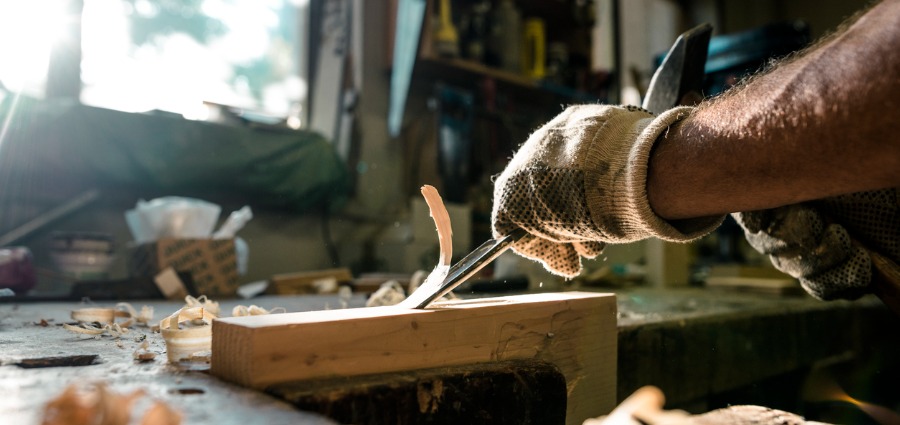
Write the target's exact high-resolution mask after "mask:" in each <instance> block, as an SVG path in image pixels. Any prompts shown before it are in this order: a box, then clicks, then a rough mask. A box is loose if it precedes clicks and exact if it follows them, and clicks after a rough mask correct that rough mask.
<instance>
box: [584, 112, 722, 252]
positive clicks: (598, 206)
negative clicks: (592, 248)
mask: <svg viewBox="0 0 900 425" xmlns="http://www.w3.org/2000/svg"><path fill="white" fill-rule="evenodd" d="M692 111H693V108H691V107H677V108H673V109H670V110H668V111H665V112H663V113H662V114H660V115H659V116H656V117H649V118H648V117H645V116H644V117H642V116H641V114H618V115H615V116H613V117H612V118H610V119H609V121H608V122H607V123H606V126H608V127H609V128H607V129H604V130H603V131H599V132H598V133H597V137H595V139H594V140H593V141H592V144H593V145H594V146H592V148H591V149H588V150H587V154H588V158H587V163H588V164H591V165H593V167H590V168H588V169H587V170H586V176H585V180H586V182H587V186H588V187H592V188H615V189H617V190H615V191H613V192H612V193H606V192H604V191H602V190H591V189H588V190H586V193H585V197H586V199H587V204H588V206H589V207H590V210H591V215H592V219H593V220H594V222H595V223H598V224H599V225H600V226H601V227H603V228H605V229H607V230H608V231H607V238H608V241H609V242H618V243H627V242H634V241H638V240H642V239H646V238H649V237H657V238H660V239H662V240H666V241H672V242H688V241H691V240H694V239H697V238H699V237H702V236H704V235H706V234H708V233H709V232H712V231H713V230H714V229H715V228H716V227H718V226H719V225H721V224H722V221H723V220H724V219H725V216H724V215H722V216H716V217H702V218H696V219H689V220H679V221H678V222H677V225H676V224H674V223H672V222H669V221H666V220H665V219H663V218H662V217H660V216H658V215H656V213H655V212H653V209H652V208H651V207H650V202H649V200H648V199H647V169H648V167H649V162H650V152H651V150H652V149H653V145H654V143H655V142H656V140H657V139H658V138H659V136H660V135H662V134H663V133H664V132H665V131H667V130H668V129H669V127H670V126H672V125H673V124H675V123H677V122H678V121H680V120H682V119H684V118H686V117H687V116H689V115H690V113H691V112H692ZM609 134H621V135H623V136H624V137H622V138H620V139H619V140H620V141H622V142H623V143H622V144H619V145H618V146H610V145H609V140H608V138H607V137H602V136H606V135H609ZM601 135H602V136H601ZM617 148H618V149H621V150H623V151H622V152H620V154H618V155H616V154H611V153H610V150H612V149H617ZM610 158H612V160H613V161H624V162H625V163H624V164H622V163H618V164H608V163H606V162H605V161H610ZM611 171H612V172H611ZM619 173H621V175H620V174H619Z"/></svg>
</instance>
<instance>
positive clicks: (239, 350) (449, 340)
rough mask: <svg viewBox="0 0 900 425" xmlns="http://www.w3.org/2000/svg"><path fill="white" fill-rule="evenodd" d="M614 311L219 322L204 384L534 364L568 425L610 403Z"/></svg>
mask: <svg viewBox="0 0 900 425" xmlns="http://www.w3.org/2000/svg"><path fill="white" fill-rule="evenodd" d="M616 342H617V328H616V301H615V295H613V294H597V293H584V292H564V293H544V294H529V295H518V296H510V297H501V298H491V299H484V300H468V301H451V302H445V303H436V304H435V305H434V307H433V308H431V309H428V310H412V309H402V308H397V307H373V308H362V309H346V310H327V311H317V312H304V313H289V314H279V315H268V316H252V317H239V318H227V319H218V320H215V321H214V322H213V344H212V368H211V372H212V374H214V375H216V376H219V377H221V378H223V379H226V380H228V381H232V382H235V383H238V384H241V385H245V386H248V387H253V388H259V389H263V388H266V387H269V386H272V385H275V384H282V383H288V382H299V381H307V380H316V379H325V378H334V377H352V376H363V375H370V374H378V373H389V372H401V371H411V370H418V369H427V368H434V367H442V366H463V365H471V364H479V363H486V362H497V361H507V360H519V359H535V360H541V361H544V362H548V363H552V364H554V365H556V366H557V367H558V368H559V369H560V371H561V372H562V374H563V375H564V376H565V378H566V386H567V390H568V400H567V416H566V420H567V423H570V424H580V423H581V422H582V421H584V420H585V419H587V418H590V417H595V416H599V415H602V414H606V413H608V412H609V411H610V410H612V408H613V407H615V395H616V361H617V359H616Z"/></svg>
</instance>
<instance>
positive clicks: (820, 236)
mask: <svg viewBox="0 0 900 425" xmlns="http://www.w3.org/2000/svg"><path fill="white" fill-rule="evenodd" d="M898 199H900V198H898V193H897V190H896V189H886V190H878V191H871V192H859V193H852V194H849V195H842V196H836V197H832V198H827V199H822V200H818V201H813V202H808V203H803V204H795V205H788V206H784V207H779V208H774V209H770V210H762V211H752V212H742V213H735V214H732V216H733V217H734V218H735V220H737V222H738V223H739V224H740V225H741V227H743V228H744V234H745V236H746V237H747V241H748V242H749V243H750V245H751V246H753V248H754V249H756V250H757V251H759V252H760V253H763V254H767V255H768V256H769V258H770V259H771V260H772V264H773V265H774V266H775V268H777V269H778V270H781V271H782V272H784V273H787V274H789V275H791V276H793V277H795V278H798V279H799V280H800V284H801V286H803V288H804V289H805V290H806V291H807V292H809V293H810V294H811V295H812V296H814V297H816V298H818V299H820V300H834V299H838V298H845V299H856V298H859V297H860V296H862V295H863V294H866V293H868V292H871V287H870V285H871V282H872V261H871V258H870V256H869V253H868V250H869V249H874V250H877V251H878V252H879V253H881V254H882V255H884V256H887V257H888V258H890V259H892V260H893V261H895V262H896V261H898V258H900V202H898Z"/></svg>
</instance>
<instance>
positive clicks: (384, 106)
mask: <svg viewBox="0 0 900 425" xmlns="http://www.w3.org/2000/svg"><path fill="white" fill-rule="evenodd" d="M269 3H271V4H269ZM269 3H266V4H264V5H257V4H255V3H247V4H244V3H241V2H227V1H221V2H215V1H199V0H198V1H192V2H186V3H183V4H182V3H178V4H175V3H171V4H170V3H167V2H159V3H156V2H152V1H121V2H93V1H90V0H88V1H85V2H83V6H82V2H80V1H71V2H65V1H61V2H54V3H53V4H54V7H52V8H48V7H43V6H38V5H30V6H29V5H21V6H20V5H7V6H3V7H4V8H7V9H9V10H4V13H3V14H2V15H3V19H4V21H5V22H6V23H7V24H5V25H3V27H4V32H6V33H7V35H6V36H5V37H3V39H2V40H0V43H2V45H3V51H4V57H5V58H6V59H5V60H4V61H3V66H2V72H3V74H2V75H0V78H2V80H0V81H2V82H3V84H4V87H5V90H6V92H5V93H6V95H5V96H4V110H5V111H6V113H5V114H4V116H5V118H6V121H5V122H8V123H9V124H8V125H7V126H6V127H5V131H4V139H5V140H4V143H3V145H2V147H3V150H4V153H5V154H4V155H3V158H2V161H3V168H4V170H5V171H4V172H3V174H2V178H3V187H4V190H3V191H2V194H0V206H2V210H0V211H2V214H0V234H8V233H11V232H15V231H16V230H17V228H19V227H21V226H23V225H24V224H27V223H28V222H29V221H30V220H33V219H34V218H35V217H40V216H41V215H42V214H45V213H47V212H52V211H53V210H54V208H58V207H61V206H65V205H66V203H67V202H71V201H73V200H77V198H78V197H79V196H80V195H85V194H89V193H93V192H91V191H93V190H96V191H97V196H96V197H90V196H89V197H88V198H89V199H91V200H90V201H89V202H82V203H78V202H76V206H77V207H76V208H72V209H71V210H64V211H63V214H59V216H58V217H57V216H53V217H50V218H55V219H54V220H52V222H50V221H48V222H47V223H46V224H45V225H42V226H37V227H35V228H34V229H33V230H31V231H30V232H22V233H14V234H13V236H19V237H18V238H17V239H16V240H10V239H9V238H7V239H5V240H4V242H7V243H5V245H13V244H14V245H23V246H27V247H29V248H30V249H31V251H32V252H33V254H34V261H35V264H36V265H37V267H38V268H39V269H41V270H57V271H58V269H57V267H56V265H55V263H54V262H53V261H52V257H51V255H50V253H51V250H52V245H53V244H52V241H53V237H52V235H54V234H55V233H56V232H97V233H102V234H105V235H108V236H109V239H110V240H111V242H112V244H114V246H115V248H114V251H115V258H114V259H113V260H112V264H111V265H110V267H109V269H108V274H109V276H110V277H124V276H125V275H126V267H127V265H126V263H127V261H126V255H125V248H126V247H127V246H128V244H129V242H131V241H133V236H132V235H131V233H130V232H129V229H128V227H127V224H126V222H125V218H124V213H125V211H126V210H128V209H132V208H134V207H135V204H136V203H137V201H138V200H140V199H144V200H148V201H149V200H151V199H154V198H157V197H161V196H190V197H195V198H199V199H202V200H206V201H209V202H213V203H216V204H219V205H221V207H222V214H221V219H222V220H224V218H225V217H227V214H228V213H230V212H231V211H233V210H236V209H238V208H240V207H242V206H243V205H249V206H250V207H251V208H252V209H253V216H254V217H253V219H252V220H250V221H249V222H248V223H247V224H246V226H245V227H244V228H243V229H242V230H241V231H240V233H239V234H240V236H241V237H242V238H243V239H244V240H246V241H247V245H248V247H249V252H250V258H251V260H250V261H249V263H248V269H247V274H246V275H244V276H242V277H241V281H242V282H251V281H257V280H264V279H268V278H269V277H271V276H272V275H274V274H279V273H288V272H295V271H302V270H319V269H328V268H334V267H348V268H350V269H351V270H353V272H354V273H355V274H359V273H364V272H403V273H406V272H411V271H414V270H416V269H419V268H425V269H429V268H430V262H431V261H432V260H433V258H434V255H432V253H430V252H425V251H427V250H425V249H423V248H424V247H428V246H431V245H433V244H435V243H436V235H435V234H434V232H432V231H431V230H430V229H427V226H428V225H430V224H429V220H430V219H429V218H428V217H427V216H425V217H422V216H418V217H413V216H412V215H411V211H412V209H411V203H412V202H413V200H414V199H418V197H419V195H418V187H420V186H421V185H422V184H432V185H435V186H436V187H437V188H438V189H439V190H440V192H441V193H442V194H443V196H444V198H445V201H447V202H450V203H454V204H459V206H460V208H462V211H460V213H459V214H458V215H461V216H463V217H462V218H461V219H459V220H458V221H457V220H454V224H455V225H456V226H457V227H456V229H457V230H456V231H455V232H454V237H455V238H456V239H459V241H457V243H456V244H455V246H454V247H455V248H456V252H457V253H462V252H463V251H464V250H465V248H470V247H471V246H472V244H473V243H474V242H475V241H481V240H484V239H485V236H486V235H487V234H488V226H489V223H488V214H489V208H490V196H491V184H490V176H491V175H494V174H496V173H498V172H499V171H500V170H502V166H503V164H504V163H505V161H506V160H507V158H509V157H510V156H511V154H512V152H514V150H515V147H516V146H517V145H518V144H519V143H521V142H522V141H524V140H525V138H526V137H527V135H528V134H529V132H530V131H531V130H533V129H534V128H536V127H537V126H539V125H540V124H541V123H542V122H545V121H546V120H548V119H549V118H550V117H552V116H553V115H554V114H555V113H557V112H558V111H559V110H560V109H561V106H560V105H563V104H568V103H574V102H584V101H602V102H613V103H618V102H621V103H630V104H640V97H639V96H640V94H641V93H642V91H643V90H644V88H645V87H646V86H647V84H648V83H649V78H650V76H651V75H652V71H653V69H654V66H655V63H656V61H658V60H659V59H660V57H661V55H662V54H664V53H665V52H666V50H667V49H668V47H669V46H670V45H671V44H672V42H673V41H674V39H675V37H676V36H677V35H678V34H679V33H680V32H681V31H683V30H684V29H687V28H689V27H691V26H693V25H695V24H699V23H702V22H709V23H711V24H712V25H713V34H714V36H720V35H725V34H736V33H743V34H745V38H747V37H749V36H746V34H747V33H746V32H747V31H750V32H753V31H756V32H757V34H758V36H752V37H749V39H750V40H753V41H752V42H743V43H742V42H741V41H740V40H735V41H734V42H733V43H730V44H729V43H728V41H729V40H722V41H723V43H722V47H721V50H722V53H720V54H718V56H717V55H716V54H715V53H713V55H711V57H710V61H709V65H708V67H711V66H718V67H719V68H720V69H715V70H713V69H710V73H709V74H710V76H715V77H717V78H720V81H721V83H720V84H719V85H722V84H728V83H729V81H725V80H724V79H723V77H721V75H723V74H725V72H723V71H730V72H734V69H733V68H738V67H740V66H745V67H746V69H749V70H755V69H757V68H759V67H760V66H761V65H762V64H763V63H765V61H766V60H767V59H768V58H769V57H770V56H779V55H783V54H785V53H787V52H786V51H784V50H786V49H796V48H799V47H801V46H802V45H803V44H804V43H805V42H808V40H809V39H812V38H816V37H818V36H821V35H822V34H824V33H826V32H828V31H831V30H833V29H834V28H835V27H836V26H837V25H838V24H839V23H840V22H841V21H842V20H843V19H844V18H845V17H847V16H848V15H850V14H852V13H853V12H854V11H855V10H857V9H858V8H860V7H861V6H862V4H863V3H864V2H824V3H820V2H814V1H789V2H779V1H763V2H741V1H687V2H675V1H637V2H621V3H619V2H611V1H553V2H537V1H523V2H518V3H514V4H511V6H512V7H513V9H512V14H513V20H514V21H515V20H516V19H518V20H519V21H520V26H522V29H523V31H524V29H525V28H526V27H528V28H533V29H534V28H536V29H537V30H536V32H534V35H533V36H534V37H539V39H540V40H542V43H541V46H543V48H542V49H540V50H541V51H540V52H535V54H540V55H541V57H543V59H544V60H543V62H544V63H543V64H532V69H530V70H523V69H521V66H522V65H523V64H521V63H520V62H521V58H512V59H509V58H507V59H508V60H510V61H512V62H511V64H508V65H507V69H513V70H512V71H509V70H503V68H502V65H501V64H500V60H501V58H500V57H498V55H499V54H500V53H504V54H505V53H507V52H508V51H516V50H521V49H519V48H518V46H516V45H515V44H516V43H513V44H512V45H509V44H508V43H510V41H509V40H502V38H503V37H507V38H509V37H510V35H509V33H507V34H502V32H501V35H502V37H501V36H499V35H497V34H496V33H495V34H492V33H491V31H496V29H492V28H491V27H490V25H492V23H493V25H499V24H498V23H497V22H495V21H497V20H499V17H496V16H494V15H496V14H498V13H500V12H501V11H502V10H503V9H501V8H499V6H501V5H506V3H504V2H496V3H497V5H494V6H497V7H494V8H493V9H492V8H491V6H492V3H493V2H488V1H463V2H453V4H452V7H451V8H450V10H451V14H452V16H453V18H454V26H455V27H457V28H456V38H455V39H454V41H453V44H455V47H454V49H455V51H456V53H457V54H458V56H457V58H456V59H453V60H445V58H444V57H443V56H442V54H441V53H439V52H438V48H435V47H433V46H432V45H434V44H438V43H439V41H437V40H434V39H433V36H432V34H431V33H430V32H429V31H432V30H433V29H434V27H435V26H439V25H440V22H441V21H440V19H439V17H438V15H439V10H438V9H437V8H435V7H434V6H435V4H437V3H435V4H430V3H429V11H428V14H429V15H430V16H433V18H432V17H430V18H429V19H426V20H425V28H424V29H422V30H421V34H422V41H421V44H420V45H419V46H418V51H417V52H414V53H415V54H416V58H415V59H416V60H415V61H414V64H415V68H414V69H413V70H412V71H411V72H410V69H408V67H409V66H410V61H413V59H412V58H410V59H409V60H407V61H406V62H403V61H400V62H399V66H400V68H401V69H400V70H399V71H402V72H406V73H408V74H410V75H409V76H408V77H407V80H408V81H407V82H406V85H408V86H409V87H410V89H409V91H408V95H407V96H404V94H403V93H402V91H403V85H404V81H403V80H402V79H398V81H395V84H394V87H393V89H392V84H391V83H392V75H393V74H392V72H391V70H392V68H393V67H394V65H395V64H398V62H397V61H395V56H396V55H394V35H395V34H397V32H396V31H397V28H400V30H401V31H412V30H411V29H410V28H407V27H408V26H414V25H411V24H409V22H403V24H406V25H399V26H398V25H397V22H398V21H397V19H396V18H395V15H394V12H395V11H397V10H398V4H403V2H396V1H395V2H360V3H359V4H350V3H348V4H346V5H343V7H344V9H343V10H337V9H335V7H338V8H340V7H341V4H332V3H331V2H324V3H322V4H321V5H319V6H318V9H317V8H316V7H317V5H318V4H319V2H309V3H307V2H293V3H292V2H269ZM282 3H283V4H282ZM351 6H356V7H355V8H354V9H353V10H354V11H355V12H356V13H353V14H352V17H349V18H348V17H347V16H342V15H341V13H345V12H346V11H347V10H348V9H350V8H351ZM508 6H510V5H508ZM333 9H334V10H333ZM614 9H615V10H616V11H617V13H618V17H619V19H612V18H611V14H612V12H613V10H614ZM309 13H315V14H316V17H317V18H316V19H313V20H312V22H313V23H315V22H316V21H319V22H321V23H323V25H324V24H325V23H328V22H335V24H334V25H339V27H335V28H338V29H333V28H332V29H333V30H334V31H338V32H339V31H346V33H343V35H342V36H343V37H346V39H343V40H340V41H338V42H339V43H346V44H344V45H342V47H341V52H339V53H338V54H336V55H335V54H329V52H328V51H327V49H325V50H321V49H319V46H331V45H329V44H328V43H333V41H332V40H329V39H322V37H311V36H310V34H311V31H313V30H316V29H320V28H319V27H317V26H316V25H314V24H313V25H310V22H311V20H310V18H309ZM329 14H330V15H329ZM326 15H327V16H326ZM516 16H518V18H516ZM79 18H81V20H79ZM489 18H491V19H489ZM329 19H330V20H329ZM407 21H408V20H407ZM412 34H413V35H412V36H410V37H412V38H414V34H415V32H414V31H412ZM616 34H617V36H615V35H616ZM751 35H752V34H751ZM410 37H406V38H410ZM399 39H400V40H401V41H402V40H403V39H404V37H400V38H399ZM23 40H31V41H30V42H24V41H23ZM79 40H80V42H79ZM714 40H715V39H714ZM504 42H505V43H507V44H499V46H503V47H502V48H500V47H497V46H498V44H497V43H504ZM402 45H403V46H408V45H409V43H408V42H407V43H405V44H402ZM412 45H413V46H414V47H415V44H412ZM492 46H493V47H492ZM715 46H716V41H713V48H715ZM331 47H333V46H331ZM407 50H409V49H407ZM313 51H319V54H318V55H317V58H318V61H317V62H315V63H314V61H313V60H312V59H310V54H311V53H312V52H313ZM409 53H410V52H404V54H409ZM520 53H522V54H524V52H520ZM507 56H508V55H507ZM735 57H737V58H735ZM717 58H718V59H717ZM729 61H730V62H729ZM517 64H518V67H519V69H514V68H515V67H516V66H517ZM616 64H620V65H619V66H616ZM717 64H718V65H717ZM509 67H513V68H509ZM726 67H728V69H726ZM737 70H738V71H744V70H745V69H741V68H738V69H737ZM529 73H530V74H529ZM728 75H730V76H731V77H730V78H732V81H730V82H733V79H734V76H733V74H728ZM394 78H397V77H396V76H395V77H394ZM725 78H728V77H725ZM315 79H318V80H315ZM398 86H399V87H398ZM392 90H394V91H395V92H401V93H399V94H397V93H394V96H395V97H401V98H402V97H405V98H406V99H405V100H406V101H405V102H403V101H402V100H401V101H399V102H398V101H391V96H392ZM715 90H717V89H716V88H711V89H710V92H714V91H715ZM17 94H20V95H19V96H17ZM348 98H353V100H352V101H347V102H345V99H348ZM204 102H207V103H206V104H204ZM392 102H393V103H392ZM398 105H399V106H398ZM98 108H99V109H98ZM106 108H111V109H106ZM392 108H393V109H392ZM118 111H122V112H118ZM320 111H322V112H320ZM389 114H394V115H400V116H401V118H400V119H401V120H402V121H400V122H399V124H398V125H397V124H395V126H396V127H397V128H396V129H394V130H393V131H389V127H388V123H389ZM183 117H185V118H183ZM204 117H205V118H207V119H208V120H202V119H198V118H204ZM188 118H190V119H192V120H188ZM390 119H394V120H396V118H393V117H392V118H390ZM211 122H214V123H216V124H211ZM220 123H221V124H220ZM288 124H290V125H288ZM298 125H299V128H300V130H299V131H297V132H294V133H291V131H290V130H291V129H292V128H294V127H297V126H298ZM310 129H312V130H314V131H316V132H317V134H322V135H325V140H324V142H326V143H324V144H322V143H320V142H322V141H321V140H316V141H312V140H310V139H314V138H316V137H318V136H316V135H312V134H309V133H307V130H310ZM41 132H49V133H50V134H44V133H41ZM341 132H342V133H341ZM338 133H341V134H338ZM335 135H337V136H338V139H336V140H335V139H333V137H334V136H335ZM223 138H226V139H228V140H227V141H226V140H222V139H223ZM47 139H53V140H47ZM292 141H293V143H292ZM338 142H340V144H339V145H338ZM41 143H46V144H47V145H46V146H43V147H41V145H40V144H41ZM187 144H191V145H192V146H189V150H186V151H181V150H179V149H188V147H187V146H185V145H187ZM267 145H268V146H267ZM236 146H239V147H236ZM439 146H440V148H439ZM444 147H446V148H445V149H446V150H445V151H441V149H443V148H444ZM302 150H308V151H310V152H311V153H309V154H308V155H307V154H305V153H304V152H301V151H302ZM441 152H444V153H445V154H443V155H442V153H441ZM448 152H449V153H448ZM70 153H71V154H70ZM185 155H191V157H190V158H187V157H185ZM223 162H224V163H226V164H223ZM419 212H420V213H421V212H422V211H419ZM454 218H456V217H455V216H454ZM417 221H419V222H424V223H420V224H424V225H425V226H426V228H425V229H424V230H425V233H424V234H420V233H417V232H416V230H422V229H421V228H419V227H416V224H417ZM29 229H31V228H29ZM701 245H702V243H701ZM401 257H404V258H401ZM607 257H608V260H607V263H609V264H621V265H623V266H624V265H628V264H631V263H636V262H640V261H642V258H643V257H644V249H643V247H642V244H634V245H633V246H620V247H610V248H609V249H608V255H607ZM544 279H551V278H549V277H544ZM548 284H549V282H548ZM65 285H66V284H65V283H61V282H59V281H55V280H54V279H53V277H52V276H50V275H49V274H39V279H38V286H37V288H36V289H35V293H40V292H41V291H42V290H45V291H52V290H62V289H64V287H65Z"/></svg>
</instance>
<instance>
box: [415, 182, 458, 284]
mask: <svg viewBox="0 0 900 425" xmlns="http://www.w3.org/2000/svg"><path fill="white" fill-rule="evenodd" d="M422 196H424V197H425V203H426V204H428V209H429V210H430V211H431V218H433V219H434V225H435V227H437V232H438V242H439V244H440V247H441V255H440V258H438V264H437V266H435V267H434V270H432V271H431V273H429V274H428V277H426V278H425V281H424V282H423V283H422V285H423V286H424V285H427V286H429V287H437V286H438V285H440V283H441V282H443V281H444V278H446V277H447V273H450V259H451V258H452V257H453V230H452V229H451V227H450V213H448V212H447V207H445V206H444V201H443V200H442V199H441V195H439V194H438V191H437V189H435V188H434V187H432V186H428V185H425V186H422ZM410 294H412V292H410Z"/></svg>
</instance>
